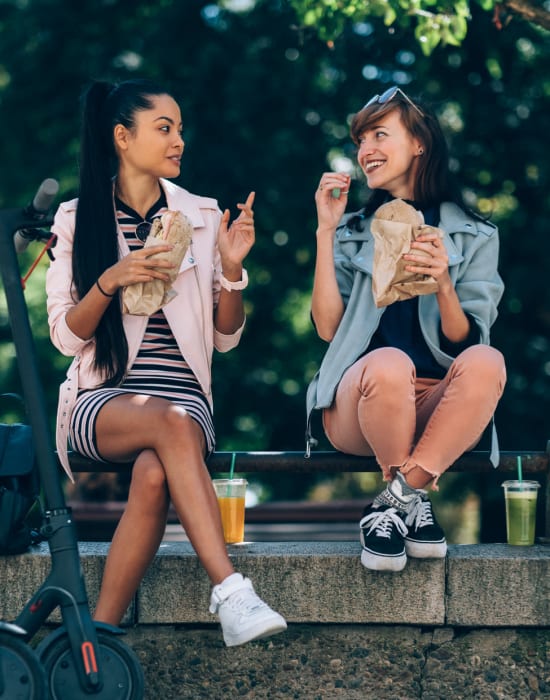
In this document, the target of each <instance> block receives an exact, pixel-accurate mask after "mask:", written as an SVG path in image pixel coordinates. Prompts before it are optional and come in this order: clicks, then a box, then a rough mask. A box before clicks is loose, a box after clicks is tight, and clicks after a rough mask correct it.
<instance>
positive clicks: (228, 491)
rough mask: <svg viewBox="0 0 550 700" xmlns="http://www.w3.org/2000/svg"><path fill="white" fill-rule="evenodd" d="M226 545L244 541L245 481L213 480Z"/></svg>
mask: <svg viewBox="0 0 550 700" xmlns="http://www.w3.org/2000/svg"><path fill="white" fill-rule="evenodd" d="M212 483H213V484H214V490H215V491H216V496H217V498H218V505H219V507H220V515H221V519H222V525H223V537H224V540H225V542H226V544H237V543H239V542H243V541H244V503H245V495H246V485H247V481H246V479H214V480H213V482H212Z"/></svg>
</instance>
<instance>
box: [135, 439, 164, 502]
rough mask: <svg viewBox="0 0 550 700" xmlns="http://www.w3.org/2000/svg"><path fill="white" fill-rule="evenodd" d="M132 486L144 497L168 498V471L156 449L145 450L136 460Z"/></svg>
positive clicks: (153, 498)
mask: <svg viewBox="0 0 550 700" xmlns="http://www.w3.org/2000/svg"><path fill="white" fill-rule="evenodd" d="M131 488H132V489H133V490H134V491H137V492H139V494H140V498H143V499H147V500H160V501H163V500H168V484H167V479H166V472H165V471H164V467H163V466H162V463H161V462H160V460H159V459H158V457H157V455H156V453H155V451H154V450H144V451H143V452H141V453H140V455H139V456H138V458H137V459H136V461H135V462H134V466H133V468H132V482H131Z"/></svg>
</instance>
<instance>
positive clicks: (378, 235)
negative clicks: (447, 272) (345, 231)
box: [371, 199, 443, 307]
mask: <svg viewBox="0 0 550 700" xmlns="http://www.w3.org/2000/svg"><path fill="white" fill-rule="evenodd" d="M371 231H372V233H373V236H374V265H373V272H372V291H373V295H374V301H375V303H376V306H378V307H381V306H388V305H389V304H393V302H394V301H402V300H404V299H412V297H415V296H419V295H420V294H433V293H434V292H437V288H438V285H437V280H435V279H434V278H433V277H432V276H431V275H422V274H419V273H416V272H408V271H407V270H405V266H406V265H410V264H411V263H410V262H408V261H406V260H403V255H404V254H405V253H409V252H410V251H411V243H412V242H413V241H415V240H416V238H417V237H418V236H420V235H423V234H427V233H429V232H434V231H435V232H437V234H438V235H439V237H440V238H443V231H442V230H441V229H440V228H436V227H435V226H428V225H426V224H425V223H424V217H423V215H422V213H421V212H419V211H417V210H416V209H415V208H414V207H413V206H411V205H410V204H407V202H404V201H403V200H402V199H394V200H392V201H391V202H387V203H386V204H383V205H382V206H381V207H379V208H378V209H377V210H376V211H375V213H374V218H373V220H372V224H371ZM414 254H415V255H428V253H424V252H423V251H421V250H416V249H415V250H414Z"/></svg>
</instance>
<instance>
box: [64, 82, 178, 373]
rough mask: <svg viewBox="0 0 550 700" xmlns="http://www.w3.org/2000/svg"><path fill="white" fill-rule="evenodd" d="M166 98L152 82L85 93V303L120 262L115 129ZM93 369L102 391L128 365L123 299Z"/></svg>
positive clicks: (78, 270)
mask: <svg viewBox="0 0 550 700" xmlns="http://www.w3.org/2000/svg"><path fill="white" fill-rule="evenodd" d="M165 94H168V92H167V91H166V90H163V89H162V88H161V87H160V86H158V85H156V84H155V83H153V82H151V81H148V80H127V81H125V82H122V83H120V84H118V85H112V84H111V83H107V82H103V81H96V82H94V83H92V84H91V85H90V87H89V88H88V89H87V91H86V92H85V94H84V101H83V115H82V133H81V153H80V191H79V196H78V207H77V211H76V225H75V235H74V244H73V258H72V264H73V278H74V279H73V281H74V285H75V288H76V292H77V295H78V298H79V299H82V297H84V296H85V295H86V294H87V293H88V291H89V290H90V289H91V287H92V286H93V285H94V284H95V282H96V280H97V279H98V277H99V276H100V275H101V274H102V273H103V272H104V271H105V270H106V269H107V268H108V267H111V266H112V265H114V264H115V263H116V262H117V261H118V257H119V251H118V240H117V222H116V214H115V207H114V201H113V178H114V177H115V176H116V174H117V170H118V158H117V154H116V151H115V147H114V140H113V130H114V127H115V126H116V125H117V124H122V125H123V126H125V127H126V128H128V129H131V128H132V127H134V126H135V113H136V112H137V111H138V110H145V109H152V107H153V102H152V100H151V97H153V96H157V95H165ZM94 339H95V346H96V349H95V367H96V369H97V370H98V371H99V372H101V374H102V375H103V377H104V386H116V385H117V384H120V382H121V381H122V379H123V378H124V374H125V372H126V366H127V364H128V343H127V340H126V334H125V332H124V327H123V324H122V311H121V306H120V299H119V295H117V297H116V298H115V299H113V301H112V303H111V304H110V305H109V306H108V307H107V310H106V311H105V313H104V314H103V316H102V318H101V321H100V322H99V325H98V327H97V329H96V332H95V335H94Z"/></svg>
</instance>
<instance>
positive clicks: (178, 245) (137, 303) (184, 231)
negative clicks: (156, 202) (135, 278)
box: [122, 211, 193, 316]
mask: <svg viewBox="0 0 550 700" xmlns="http://www.w3.org/2000/svg"><path fill="white" fill-rule="evenodd" d="M192 235H193V224H192V223H191V221H190V220H189V219H188V218H187V217H186V216H185V214H182V213H181V212H180V211H168V212H165V213H164V214H163V215H162V216H161V217H159V218H158V219H155V221H154V222H153V226H152V227H151V232H150V234H149V236H148V237H147V240H146V241H145V245H144V248H150V247H151V246H157V245H160V244H162V243H171V244H172V245H173V246H174V248H173V249H172V250H169V251H166V252H163V253H155V254H154V255H151V258H152V259H155V258H159V259H162V260H168V261H169V262H171V263H173V264H174V267H173V268H170V269H168V270H166V273H167V274H168V275H169V276H170V280H169V281H166V282H165V281H164V280H157V279H155V280H152V281H151V282H137V283H136V284H131V285H128V287H124V289H123V290H122V307H123V310H124V313H127V314H132V315H134V316H151V315H152V314H154V313H156V312H157V311H158V310H159V309H161V308H162V307H163V306H165V305H166V304H167V303H168V302H169V301H171V300H172V299H173V298H174V297H175V296H177V292H175V291H174V290H173V289H172V284H173V283H174V280H175V279H176V277H177V275H178V272H179V269H180V266H181V263H182V260H183V258H184V256H185V254H186V252H187V249H188V248H189V244H190V243H191V238H192Z"/></svg>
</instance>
